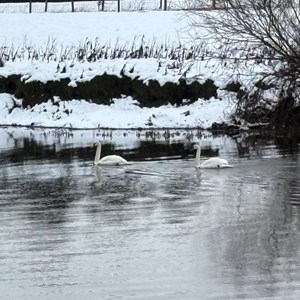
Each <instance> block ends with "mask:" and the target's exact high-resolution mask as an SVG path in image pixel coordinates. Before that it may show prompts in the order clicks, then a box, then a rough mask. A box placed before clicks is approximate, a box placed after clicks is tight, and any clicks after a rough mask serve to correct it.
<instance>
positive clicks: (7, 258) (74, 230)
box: [0, 137, 300, 300]
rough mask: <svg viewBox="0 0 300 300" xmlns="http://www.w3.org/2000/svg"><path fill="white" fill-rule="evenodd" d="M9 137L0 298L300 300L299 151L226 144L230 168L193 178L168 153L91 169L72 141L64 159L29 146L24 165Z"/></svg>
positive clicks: (185, 163)
mask: <svg viewBox="0 0 300 300" xmlns="http://www.w3.org/2000/svg"><path fill="white" fill-rule="evenodd" d="M10 138H12V139H13V137H10ZM10 138H8V140H7V141H6V143H7V147H5V143H4V142H2V144H1V145H2V146H1V154H2V156H1V169H0V175H1V177H0V293H1V299H2V300H6V299H22V300H25V299H26V300H27V299H30V300H32V299H39V300H45V299H72V300H77V299H78V300H81V299H84V300H85V299H92V300H93V299H143V300H146V299H155V300H158V299H170V300H171V299H183V300H185V299H191V300H195V299H204V300H205V299H230V300H232V299H288V300H290V299H300V177H299V175H300V162H299V158H300V154H299V146H297V147H293V151H283V150H284V149H281V150H278V148H277V147H276V146H275V145H272V144H271V145H264V146H261V145H260V146H259V147H258V146H257V147H256V146H255V145H254V146H252V147H250V150H249V149H248V150H249V151H246V152H247V155H245V153H244V152H243V153H242V154H241V151H240V150H238V149H235V147H234V145H233V146H232V147H229V148H224V149H223V150H222V149H220V151H219V152H218V153H221V154H222V156H224V157H226V158H227V159H228V160H229V161H230V163H232V165H233V166H234V168H232V169H226V170H196V169H195V168H194V160H193V158H191V157H187V158H184V159H167V158H168V155H167V156H166V155H165V156H164V157H163V158H164V159H153V157H152V158H151V159H149V155H148V157H146V155H145V157H144V159H143V158H142V157H140V156H139V157H138V159H136V160H135V161H134V164H132V165H130V166H126V167H97V166H93V165H92V163H91V161H92V156H93V152H94V150H93V149H92V150H89V149H90V147H88V145H87V144H86V145H85V146H84V147H82V148H80V147H79V146H78V144H76V143H73V144H72V139H71V140H70V141H69V144H68V147H69V148H72V147H73V150H74V151H75V148H76V151H75V152H73V154H72V155H69V156H67V155H66V153H65V152H61V151H57V148H59V147H58V145H57V144H55V143H54V144H55V145H54V146H56V153H58V152H59V154H58V155H54V154H53V153H52V152H51V151H50V150H49V145H46V144H45V143H44V144H43V143H39V144H38V149H37V148H36V147H37V144H35V146H36V147H33V144H32V143H31V144H30V145H31V149H32V153H27V152H26V153H27V156H26V157H25V155H24V147H25V146H26V143H28V140H27V142H25V143H24V141H23V142H22V143H20V140H19V139H15V140H13V141H14V143H12V142H11V140H10ZM2 140H3V139H2ZM124 140H126V137H125V139H124ZM75 144H76V145H75ZM146 144H147V143H146ZM165 144H166V143H165V142H161V143H160V144H157V143H154V144H153V142H151V145H152V146H151V147H152V148H153V149H157V152H159V149H161V148H162V147H163V145H165ZM175 144H176V143H174V145H175ZM149 145H150V143H149ZM177 145H178V143H177ZM218 145H222V139H220V140H219V141H218ZM60 147H61V145H60ZM121 148H122V147H121ZM123 148H124V147H123ZM125 148H126V147H125ZM128 148H130V147H127V148H126V149H127V152H126V153H127V154H128V156H130V153H131V152H130V149H129V150H128ZM137 148H138V149H140V147H137ZM204 150H205V149H204ZM90 151H93V152H90ZM132 151H133V150H132ZM154 152H155V151H154V150H153V151H152V153H154ZM51 153H52V155H51ZM62 153H64V154H62ZM74 153H76V154H74ZM80 153H81V154H80ZM83 153H85V154H83ZM124 153H125V152H124ZM207 153H208V152H207ZM175 154H176V153H172V158H174V157H175V158H176V157H177V156H176V155H175ZM204 154H205V151H204ZM132 157H134V156H132ZM170 158H171V156H170ZM135 170H142V171H143V172H145V173H149V174H142V175H141V174H134V171H135ZM128 171H130V172H132V173H128Z"/></svg>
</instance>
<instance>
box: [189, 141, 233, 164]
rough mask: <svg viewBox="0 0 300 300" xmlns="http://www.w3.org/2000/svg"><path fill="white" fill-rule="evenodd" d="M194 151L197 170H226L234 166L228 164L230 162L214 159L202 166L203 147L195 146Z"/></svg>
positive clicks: (208, 160)
mask: <svg viewBox="0 0 300 300" xmlns="http://www.w3.org/2000/svg"><path fill="white" fill-rule="evenodd" d="M194 149H196V150H197V152H196V168H201V169H224V168H232V166H231V165H230V164H229V163H228V161H227V160H226V159H224V158H219V157H212V158H209V159H207V160H205V161H204V162H203V163H202V164H201V163H200V155H201V147H200V145H198V144H196V145H194Z"/></svg>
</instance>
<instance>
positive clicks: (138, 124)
mask: <svg viewBox="0 0 300 300" xmlns="http://www.w3.org/2000/svg"><path fill="white" fill-rule="evenodd" d="M35 5H36V4H35ZM183 16H184V13H183V12H182V11H139V12H121V13H116V12H104V13H103V12H78V13H33V14H27V13H2V14H1V18H0V26H1V28H5V30H2V31H1V32H0V53H2V54H1V55H2V56H0V58H2V61H4V66H3V67H0V76H4V77H5V76H9V75H12V74H20V75H22V76H23V77H22V78H23V80H24V81H33V80H39V81H41V82H46V81H48V80H60V79H61V78H70V79H71V83H70V84H71V85H76V83H77V82H79V81H85V80H90V79H92V78H93V77H94V76H96V75H101V74H103V73H104V72H106V73H108V74H114V75H117V76H119V74H120V70H121V69H124V70H125V73H126V75H128V76H132V77H136V76H138V77H139V79H142V80H143V81H144V82H145V83H147V81H148V80H150V79H155V80H157V81H159V82H160V84H161V85H163V84H164V83H166V82H169V81H171V82H177V81H178V80H179V79H180V78H181V77H182V76H183V74H184V76H185V77H186V79H187V80H190V81H193V80H198V81H200V82H204V81H205V80H206V79H208V78H209V79H212V80H214V82H215V84H216V85H218V87H219V88H220V89H219V91H218V97H217V98H211V99H209V100H206V101H204V100H203V99H199V100H198V101H196V102H195V103H193V104H190V105H185V106H182V107H173V106H171V105H166V106H163V107H159V108H143V109H142V108H140V107H139V106H138V103H137V101H136V99H132V98H131V97H122V98H121V99H112V101H111V105H109V106H104V105H96V104H93V103H89V101H88V99H82V100H74V99H70V100H69V101H64V102H62V101H60V99H59V98H56V99H55V101H54V102H56V105H53V101H52V102H51V101H50V100H49V101H48V102H47V103H43V104H39V105H36V106H35V107H28V108H25V109H21V108H15V109H13V110H12V109H11V108H12V106H13V101H12V99H14V98H13V97H12V96H11V95H8V94H0V124H1V125H24V126H29V125H30V126H45V127H65V128H85V129H86V128H107V127H109V128H123V129H126V128H130V129H134V128H145V129H147V128H195V127H197V128H202V129H207V128H210V127H211V126H212V124H213V123H215V122H216V123H222V122H228V120H229V118H230V114H231V113H232V112H233V111H234V108H235V105H236V99H235V96H234V94H233V93H228V92H227V93H225V92H224V91H222V90H221V89H222V88H223V87H225V86H226V84H227V83H229V82H232V81H234V79H235V77H234V76H235V75H234V72H233V67H231V66H230V65H228V64H227V65H226V67H224V66H223V65H222V64H221V63H220V62H219V61H217V60H216V59H214V58H210V59H205V60H203V61H201V60H199V61H197V62H195V61H189V60H184V59H177V60H176V61H175V62H176V63H178V64H179V65H176V67H175V68H173V67H172V64H173V63H174V61H172V60H170V59H169V55H168V53H163V52H164V51H162V53H161V54H160V55H159V56H158V57H155V58H148V59H134V58H119V59H99V60H97V61H95V62H88V61H86V60H83V61H78V60H75V59H74V55H75V56H76V51H77V50H78V49H79V48H80V47H87V45H89V44H91V45H94V46H95V47H96V46H97V47H101V45H102V46H103V47H106V49H110V50H111V49H112V50H113V48H114V47H116V45H117V46H118V48H122V47H123V48H126V47H127V48H128V47H129V48H130V47H133V46H134V47H137V49H138V48H139V45H141V44H142V45H143V46H144V49H146V47H147V46H149V47H151V45H153V43H154V44H155V45H156V46H155V47H159V45H164V47H165V49H166V51H165V52H168V51H173V50H174V49H176V47H177V48H180V49H181V50H180V51H182V49H183V48H186V49H193V48H191V47H193V44H194V41H193V39H192V38H191V36H190V34H189V30H188V28H189V27H188V20H187V19H186V18H184V17H183ZM205 34H206V33H205V32H203V35H205ZM204 48H205V49H202V50H203V51H205V52H206V53H207V52H209V51H211V53H210V54H211V55H213V50H212V49H213V45H212V44H211V43H210V42H209V40H206V41H205V47H204ZM170 49H171V50H170ZM34 51H35V52H36V53H38V56H39V59H35V58H34V55H33V52H34ZM49 51H50V52H51V55H49V56H48V57H49V59H45V57H44V58H41V57H43V54H46V53H48V54H49ZM12 53H16V55H15V56H14V60H13V61H12V59H10V60H5V54H6V55H8V56H9V57H11V55H12ZM58 66H59V68H60V70H61V69H62V68H64V70H65V71H64V72H59V71H58ZM133 67H134V68H133ZM254 68H258V67H257V66H254V65H253V66H251V65H248V66H247V69H246V70H244V73H243V76H240V77H239V80H240V81H241V80H242V81H244V82H245V84H246V82H247V81H250V78H251V76H252V74H253V69H254ZM132 69H134V72H131V73H130V72H129V70H132ZM15 100H16V99H15ZM17 101H18V100H17Z"/></svg>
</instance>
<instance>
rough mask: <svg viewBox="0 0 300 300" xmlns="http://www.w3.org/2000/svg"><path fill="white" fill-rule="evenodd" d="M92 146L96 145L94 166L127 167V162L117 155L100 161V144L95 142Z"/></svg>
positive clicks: (105, 157)
mask: <svg viewBox="0 0 300 300" xmlns="http://www.w3.org/2000/svg"><path fill="white" fill-rule="evenodd" d="M94 145H97V150H96V155H95V160H94V164H95V165H109V166H119V165H127V164H129V162H128V161H127V160H126V159H124V158H123V157H121V156H119V155H107V156H104V157H102V158H101V159H100V157H101V143H100V142H96V143H95V144H94Z"/></svg>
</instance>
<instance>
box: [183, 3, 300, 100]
mask: <svg viewBox="0 0 300 300" xmlns="http://www.w3.org/2000/svg"><path fill="white" fill-rule="evenodd" d="M222 5H224V9H223V10H222V11H218V13H215V12H201V11H190V12H189V14H188V17H189V18H190V20H191V24H192V27H193V28H196V29H197V28H203V27H206V29H207V30H208V32H210V33H211V36H214V37H215V38H216V42H219V44H221V43H222V44H223V45H224V44H227V47H228V49H235V50H236V49H238V50H239V51H240V53H243V55H240V56H239V57H238V58H235V59H238V60H244V61H245V60H247V62H249V61H254V62H255V63H257V64H260V63H261V64H265V65H266V66H268V68H266V70H267V73H265V74H259V78H260V79H259V81H258V82H257V84H256V88H257V87H261V88H262V89H265V88H266V86H271V85H272V86H276V89H277V90H278V94H279V95H280V97H282V99H291V98H294V97H295V95H296V94H298V93H297V90H298V89H299V88H300V6H299V1H295V0H224V1H223V3H222ZM196 32H197V31H196ZM253 49H255V51H253ZM223 54H224V53H223ZM225 56H226V54H225ZM225 58H226V57H225ZM222 59H224V55H222ZM262 89H261V90H262ZM256 93H257V94H256V100H257V99H258V98H260V97H261V95H260V94H259V93H258V89H257V90H256ZM253 95H254V94H252V96H253ZM297 97H299V96H297ZM247 101H248V102H247ZM247 101H245V98H244V104H245V103H247V104H249V98H248V99H247ZM298 103H299V102H298Z"/></svg>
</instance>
